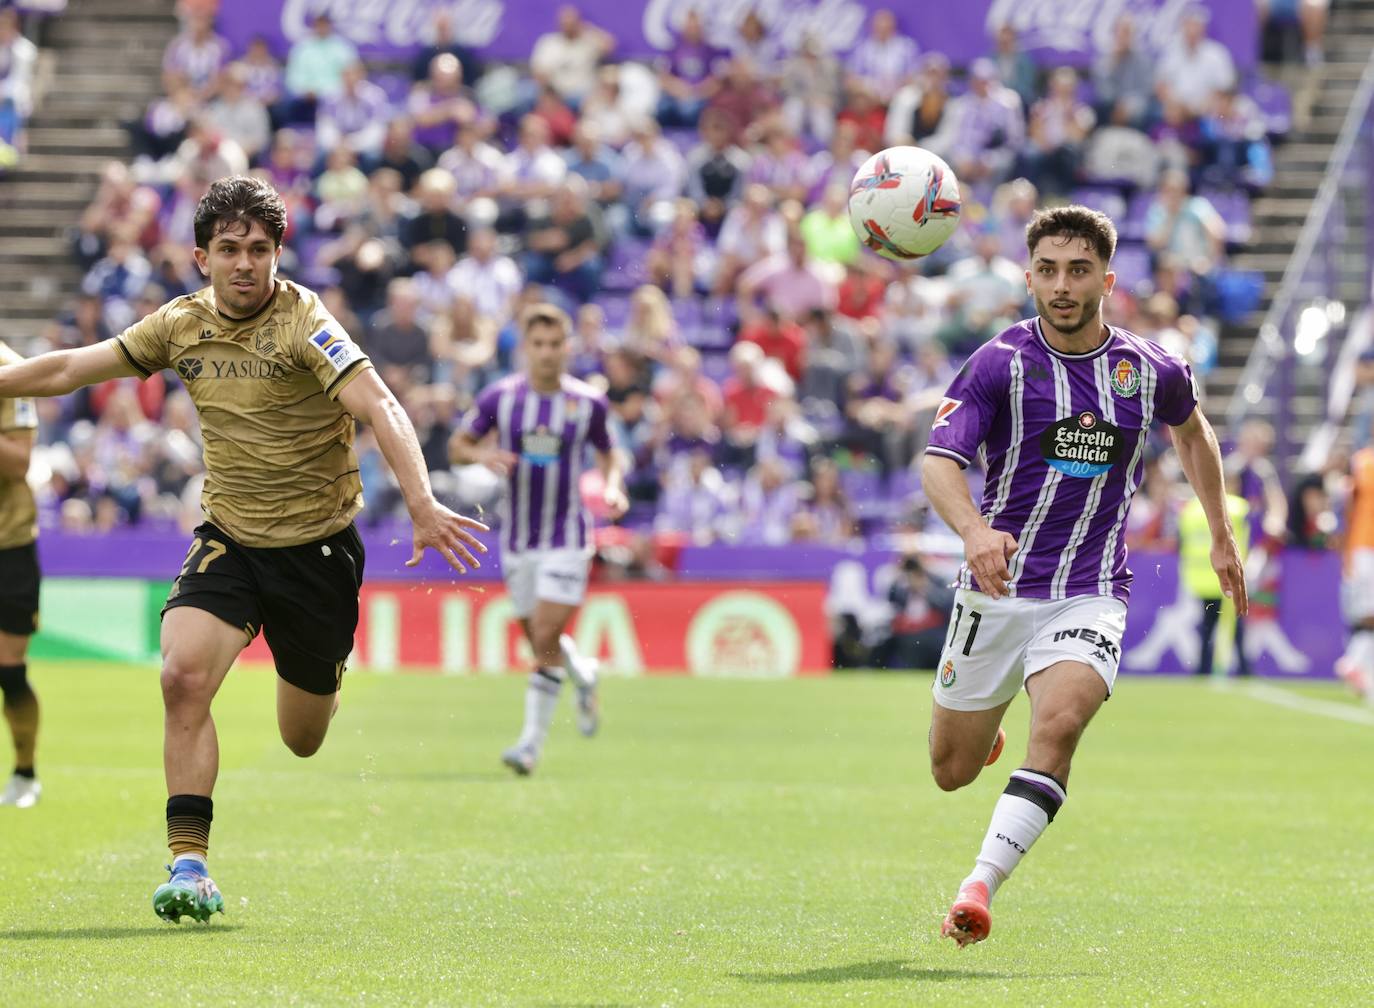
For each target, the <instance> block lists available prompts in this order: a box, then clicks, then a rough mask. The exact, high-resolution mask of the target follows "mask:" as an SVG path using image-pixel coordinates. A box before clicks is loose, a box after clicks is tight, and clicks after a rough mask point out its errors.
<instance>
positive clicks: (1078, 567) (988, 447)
mask: <svg viewBox="0 0 1374 1008" xmlns="http://www.w3.org/2000/svg"><path fill="white" fill-rule="evenodd" d="M1197 399H1198V394H1197V386H1196V385H1195V384H1194V381H1193V372H1192V369H1191V368H1190V367H1189V366H1188V365H1187V364H1186V363H1185V362H1184V361H1183V360H1181V359H1180V358H1178V357H1176V356H1175V355H1173V354H1171V353H1169V352H1168V351H1167V350H1165V349H1163V348H1162V347H1160V346H1159V345H1158V344H1156V343H1152V342H1150V341H1149V340H1147V339H1143V338H1141V337H1140V336H1137V335H1135V334H1134V333H1131V332H1127V331H1126V330H1124V329H1118V328H1115V327H1110V329H1109V335H1108V337H1107V341H1106V342H1105V343H1104V344H1103V345H1102V346H1101V347H1100V348H1099V349H1097V350H1094V351H1093V352H1091V353H1087V354H1065V353H1060V352H1059V351H1057V350H1054V349H1053V348H1052V347H1050V345H1049V344H1048V343H1047V342H1046V341H1045V338H1044V336H1043V335H1042V334H1041V332H1040V324H1039V320H1038V319H1028V320H1026V321H1024V322H1018V323H1017V324H1016V325H1014V326H1012V327H1011V328H1009V329H1007V330H1005V331H1003V332H1002V333H1001V335H999V336H998V337H997V338H996V339H993V340H991V341H989V342H988V343H985V344H984V345H983V346H981V347H979V348H978V349H977V350H976V351H974V353H973V356H971V357H970V358H969V359H968V362H967V363H966V364H965V365H964V367H963V369H962V370H961V371H960V372H959V374H958V375H956V376H955V378H954V381H952V382H951V383H950V386H949V391H948V392H947V393H946V394H945V398H944V400H943V401H942V402H941V403H940V406H939V408H938V409H937V410H936V412H935V421H934V424H933V426H932V429H931V434H930V442H929V444H928V445H927V447H926V452H927V453H929V454H932V455H940V456H943V457H945V458H951V459H954V460H955V461H956V462H958V463H959V465H960V466H961V467H962V466H967V465H969V463H970V462H971V461H972V460H973V458H974V457H975V455H976V454H977V453H978V451H979V448H980V446H981V448H982V450H983V453H984V459H985V461H986V464H987V481H986V483H985V485H984V487H983V503H982V508H981V510H982V513H983V517H984V518H985V519H986V520H987V522H988V524H989V525H991V526H992V527H993V528H994V529H997V530H998V531H1001V532H1009V533H1011V535H1013V536H1015V538H1016V541H1017V542H1018V543H1019V544H1020V549H1019V550H1017V552H1016V553H1015V554H1013V555H1012V558H1011V559H1010V560H1009V561H1008V564H1007V565H1008V567H1009V569H1010V570H1011V582H1010V584H1009V588H1010V593H1011V595H1013V596H1015V597H1021V598H1039V599H1065V598H1069V597H1072V596H1077V595H1113V596H1115V597H1116V598H1119V599H1121V600H1122V601H1123V602H1124V601H1125V600H1126V599H1127V597H1128V595H1129V592H1130V583H1131V572H1130V571H1129V570H1127V568H1126V543H1125V537H1124V531H1125V527H1126V513H1127V511H1128V509H1129V508H1130V504H1131V498H1132V496H1134V494H1135V491H1136V488H1137V487H1139V486H1140V481H1141V479H1142V478H1143V475H1144V473H1143V470H1144V464H1143V458H1142V456H1143V454H1144V450H1145V442H1146V439H1147V437H1148V435H1149V431H1150V426H1151V424H1153V423H1154V422H1155V421H1163V422H1164V423H1166V424H1169V425H1171V426H1177V425H1179V424H1182V423H1183V422H1184V421H1186V420H1187V419H1188V417H1189V416H1190V415H1191V414H1192V412H1193V408H1194V407H1195V406H1196V405H1197ZM957 584H958V586H959V587H961V588H972V589H974V590H977V583H976V582H975V580H974V578H973V575H972V573H971V572H970V571H969V569H968V566H967V565H965V566H963V567H962V568H960V571H959V580H958V582H957Z"/></svg>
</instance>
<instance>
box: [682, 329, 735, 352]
mask: <svg viewBox="0 0 1374 1008" xmlns="http://www.w3.org/2000/svg"><path fill="white" fill-rule="evenodd" d="M682 338H683V339H685V340H686V341H687V343H688V344H689V345H691V346H694V347H696V348H697V349H698V350H700V351H701V352H702V353H725V352H728V351H729V349H730V348H731V347H732V346H734V345H735V337H734V334H733V333H731V332H730V330H729V329H726V328H724V327H722V326H718V325H706V324H703V325H691V326H684V327H683V329H682Z"/></svg>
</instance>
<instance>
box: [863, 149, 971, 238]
mask: <svg viewBox="0 0 1374 1008" xmlns="http://www.w3.org/2000/svg"><path fill="white" fill-rule="evenodd" d="M849 221H850V223H851V224H853V225H854V230H855V231H856V232H857V233H858V235H859V238H860V239H862V240H863V243H864V244H865V245H867V246H868V247H869V248H871V249H872V250H873V251H874V252H877V253H878V255H880V256H884V257H885V258H888V259H896V260H898V261H909V260H911V259H919V258H921V256H927V255H930V253H932V252H934V251H935V250H936V249H937V248H939V247H940V246H941V245H943V244H944V243H945V241H946V239H948V238H949V236H950V235H952V234H953V233H954V229H955V228H956V227H958V226H959V180H958V179H957V178H955V177H954V171H953V170H952V169H951V168H950V167H949V165H947V164H945V162H944V161H943V160H942V159H941V158H940V157H939V156H937V155H935V154H932V153H931V152H930V151H928V150H926V149H924V148H923V147H889V148H888V149H887V150H884V151H879V152H878V153H877V154H874V155H873V156H872V157H871V158H869V159H868V160H867V161H865V162H864V163H863V166H862V167H860V168H859V170H858V172H856V173H855V175H854V181H853V182H851V183H850V185H849Z"/></svg>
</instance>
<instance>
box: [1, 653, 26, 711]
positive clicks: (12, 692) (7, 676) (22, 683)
mask: <svg viewBox="0 0 1374 1008" xmlns="http://www.w3.org/2000/svg"><path fill="white" fill-rule="evenodd" d="M28 673H29V666H28V665H27V664H26V663H24V662H20V663H19V664H18V665H0V694H3V696H4V698H5V704H6V705H7V706H8V705H9V704H10V703H12V702H13V703H18V702H19V701H20V700H23V699H26V698H27V697H29V696H31V695H32V694H33V687H32V686H30V685H29V677H28Z"/></svg>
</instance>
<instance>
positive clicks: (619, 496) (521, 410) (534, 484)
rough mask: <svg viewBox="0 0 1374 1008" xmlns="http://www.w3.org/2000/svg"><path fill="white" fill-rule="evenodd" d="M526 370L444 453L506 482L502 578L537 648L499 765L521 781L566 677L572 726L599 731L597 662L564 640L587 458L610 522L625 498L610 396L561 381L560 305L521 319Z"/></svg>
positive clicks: (586, 528) (583, 557) (564, 338)
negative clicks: (574, 711)
mask: <svg viewBox="0 0 1374 1008" xmlns="http://www.w3.org/2000/svg"><path fill="white" fill-rule="evenodd" d="M520 327H521V333H522V336H521V345H520V349H521V354H522V356H523V358H524V371H523V372H521V373H517V374H513V375H510V376H508V377H506V378H503V379H501V380H500V381H498V382H496V383H495V384H493V385H491V386H489V387H488V388H486V389H484V390H483V391H482V393H481V394H480V395H479V396H478V397H477V402H476V403H475V404H474V405H473V407H472V410H471V411H469V413H468V415H467V416H466V417H465V418H464V419H463V424H462V426H461V427H460V428H459V429H458V430H457V431H456V432H455V433H454V436H453V440H452V441H451V442H450V445H449V458H450V460H451V461H453V462H455V463H459V464H467V463H474V462H475V463H479V464H481V465H485V466H488V467H489V468H491V469H494V470H496V471H497V472H500V473H503V474H505V476H506V479H507V488H506V489H507V492H506V496H505V499H504V501H503V502H502V506H501V524H502V529H501V570H502V573H503V574H504V575H505V579H506V586H507V588H508V589H509V591H510V596H511V601H512V602H513V603H514V606H515V614H516V616H518V617H519V618H520V625H521V626H522V627H523V628H524V630H525V636H526V638H528V640H529V642H530V647H531V648H532V649H533V651H534V660H535V668H534V671H533V672H531V673H530V679H529V687H528V688H527V689H526V691H525V727H524V730H523V731H521V733H520V738H519V739H518V740H517V741H516V743H515V745H514V746H512V747H511V748H510V749H507V750H506V751H505V753H503V754H502V756H501V759H502V761H503V762H504V763H505V764H506V765H507V766H508V767H510V768H511V769H512V770H514V771H515V772H516V773H518V774H528V773H530V772H531V771H532V770H533V769H534V767H535V764H537V763H538V762H539V756H540V753H541V752H542V751H543V748H544V740H545V738H546V737H547V736H548V733H549V725H550V723H552V721H553V712H554V710H555V709H556V708H557V706H558V694H559V691H560V690H561V689H562V687H563V674H564V672H566V673H567V674H568V675H569V676H571V677H572V679H573V683H574V685H575V686H576V687H577V707H578V728H579V729H580V730H581V731H582V734H584V735H587V736H591V735H594V734H595V733H596V729H597V725H598V721H599V709H598V700H597V692H596V662H595V661H594V660H592V659H590V658H587V657H584V656H582V655H579V654H578V653H577V648H576V646H575V645H574V643H573V639H572V637H571V636H569V635H568V634H565V633H564V632H563V630H564V628H565V627H566V626H567V625H568V621H569V620H571V619H572V618H573V616H574V615H576V613H577V610H578V608H579V607H580V606H581V605H582V599H583V597H584V596H585V595H586V593H587V571H588V568H589V567H590V565H591V556H592V550H593V543H592V516H591V514H590V513H589V512H588V509H587V508H586V507H585V506H584V505H583V502H582V495H581V492H580V483H581V477H582V473H583V471H584V467H585V464H586V457H587V450H588V448H590V449H592V451H593V452H594V453H595V456H596V463H597V467H598V468H599V469H600V471H601V476H602V482H603V485H604V490H603V491H602V493H601V498H602V504H603V505H604V506H605V509H606V514H607V515H608V516H610V517H611V518H618V517H620V516H621V515H622V514H624V513H625V509H626V507H627V506H628V500H627V499H626V496H625V483H624V478H623V475H622V473H621V469H620V462H619V460H618V459H617V456H616V453H615V452H614V451H612V450H611V437H610V432H609V429H608V428H607V426H606V417H607V414H608V412H609V407H608V405H607V402H606V397H605V396H603V395H602V394H601V393H600V392H598V391H597V390H596V389H594V388H592V387H591V386H590V385H588V384H586V383H585V382H582V381H578V380H577V379H576V378H573V377H572V376H571V375H569V374H568V359H569V356H570V354H571V350H572V347H571V336H572V324H571V323H570V322H569V320H568V316H567V315H566V314H565V313H564V312H563V311H562V310H561V309H559V308H557V307H555V306H553V305H549V304H538V305H533V306H531V307H530V308H529V309H527V310H526V312H525V314H524V315H523V316H522V318H521V322H520Z"/></svg>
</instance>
